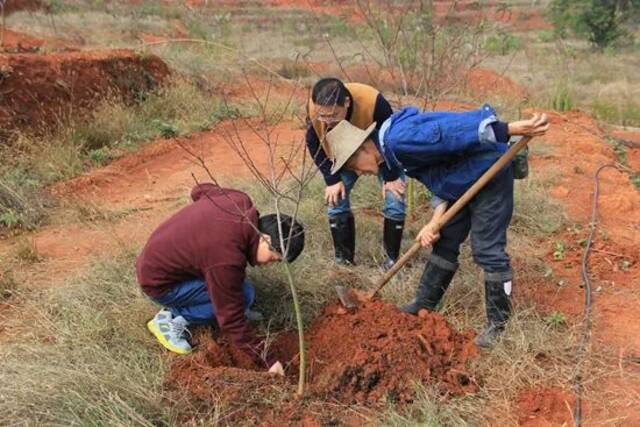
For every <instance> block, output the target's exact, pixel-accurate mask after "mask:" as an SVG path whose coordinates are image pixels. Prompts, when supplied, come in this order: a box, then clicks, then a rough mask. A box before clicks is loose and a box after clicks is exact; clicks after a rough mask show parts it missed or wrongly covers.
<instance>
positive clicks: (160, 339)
mask: <svg viewBox="0 0 640 427" xmlns="http://www.w3.org/2000/svg"><path fill="white" fill-rule="evenodd" d="M147 329H148V330H149V332H151V333H152V334H153V336H154V337H156V339H157V340H158V342H159V343H160V344H162V346H163V347H164V348H166V349H167V350H169V351H171V352H173V353H177V354H180V355H185V354H189V353H191V350H184V349H181V348H179V347H175V346H173V345H172V344H171V343H170V342H169V341H167V339H166V338H165V337H164V334H163V333H162V332H160V329H158V326H156V324H155V323H154V321H153V319H152V320H149V321H148V322H147Z"/></svg>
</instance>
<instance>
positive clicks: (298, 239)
mask: <svg viewBox="0 0 640 427" xmlns="http://www.w3.org/2000/svg"><path fill="white" fill-rule="evenodd" d="M280 224H281V225H282V234H283V236H284V245H285V247H288V251H287V259H286V261H287V262H293V261H295V259H296V258H298V255H300V253H301V252H302V250H303V249H304V226H303V225H302V224H300V223H299V222H297V221H296V222H294V221H293V218H291V217H290V216H289V215H285V214H280ZM292 228H293V231H291V229H292ZM258 230H260V232H261V233H264V234H267V235H269V236H270V237H271V247H272V248H273V249H274V250H275V251H276V252H278V253H280V254H282V252H283V251H282V248H281V247H280V234H279V231H278V216H277V215H276V214H269V215H263V216H261V217H260V218H259V219H258ZM289 234H291V238H289Z"/></svg>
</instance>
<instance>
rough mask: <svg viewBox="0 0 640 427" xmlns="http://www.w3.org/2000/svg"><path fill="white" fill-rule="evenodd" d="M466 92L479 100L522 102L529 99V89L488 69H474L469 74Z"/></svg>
mask: <svg viewBox="0 0 640 427" xmlns="http://www.w3.org/2000/svg"><path fill="white" fill-rule="evenodd" d="M466 90H467V92H468V93H469V94H470V95H472V96H473V97H474V98H477V99H495V98H496V97H498V98H501V99H504V100H509V101H516V102H517V101H522V100H523V99H525V98H527V97H528V92H527V89H526V88H524V87H522V86H520V85H518V84H517V83H515V82H514V81H513V80H511V79H510V78H509V77H507V76H504V75H501V74H498V73H496V72H495V71H493V70H490V69H487V68H473V69H471V70H469V72H468V73H467V81H466Z"/></svg>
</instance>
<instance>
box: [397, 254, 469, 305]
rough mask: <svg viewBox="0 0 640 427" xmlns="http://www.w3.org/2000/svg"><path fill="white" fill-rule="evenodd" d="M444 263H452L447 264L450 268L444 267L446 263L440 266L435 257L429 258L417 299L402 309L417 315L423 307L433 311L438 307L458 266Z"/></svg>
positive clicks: (417, 292) (417, 291)
mask: <svg viewBox="0 0 640 427" xmlns="http://www.w3.org/2000/svg"><path fill="white" fill-rule="evenodd" d="M442 261H444V260H442ZM444 263H448V264H451V265H446V267H448V268H443V267H444V265H443V266H439V265H437V262H434V260H433V259H431V260H429V262H428V263H427V266H426V267H425V269H424V272H423V273H422V278H421V279H420V284H419V285H418V289H417V290H416V297H415V299H414V300H413V301H412V302H410V303H409V304H405V305H403V306H401V307H400V310H402V311H404V312H405V313H409V314H413V315H416V314H418V311H420V310H421V309H423V308H424V309H427V310H431V311H434V310H435V309H436V306H437V305H438V303H439V302H440V300H441V299H442V295H444V292H445V291H446V290H447V288H448V287H449V284H450V283H451V280H452V279H453V275H454V274H456V270H457V268H458V266H457V264H453V263H449V262H448V261H444Z"/></svg>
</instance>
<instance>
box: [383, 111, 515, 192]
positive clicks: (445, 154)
mask: <svg viewBox="0 0 640 427" xmlns="http://www.w3.org/2000/svg"><path fill="white" fill-rule="evenodd" d="M497 121H498V119H497V118H496V112H495V110H494V109H493V107H491V106H490V105H488V104H485V105H483V106H482V107H481V108H479V109H477V110H474V111H469V112H462V113H454V112H424V113H423V112H420V110H418V109H417V108H415V107H406V108H404V109H402V110H400V111H398V112H396V113H395V114H393V115H392V116H391V117H389V118H388V119H387V120H386V121H385V122H384V123H383V125H382V127H381V128H380V132H379V135H378V137H379V146H380V149H381V151H382V154H383V157H384V159H385V162H386V163H387V165H388V166H389V167H390V168H396V167H400V168H402V169H404V170H405V173H406V174H407V175H408V176H410V177H412V178H415V179H417V180H418V181H420V182H421V183H422V184H424V185H425V186H426V187H427V188H428V189H429V190H430V191H431V192H432V193H433V194H435V195H436V196H437V197H439V198H440V199H443V200H447V201H453V200H457V199H458V198H459V197H460V196H462V194H464V192H465V191H466V190H467V189H469V187H471V185H473V183H474V182H475V181H476V180H477V179H478V178H479V177H480V176H481V175H482V174H483V173H484V172H486V171H487V169H489V168H490V167H491V165H492V164H493V163H494V162H495V161H496V160H497V159H498V158H499V157H500V156H501V155H502V154H503V153H504V152H505V151H507V148H508V147H507V144H504V143H498V142H496V140H495V135H494V133H493V130H492V127H491V126H490V125H491V124H492V123H494V122H497Z"/></svg>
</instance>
